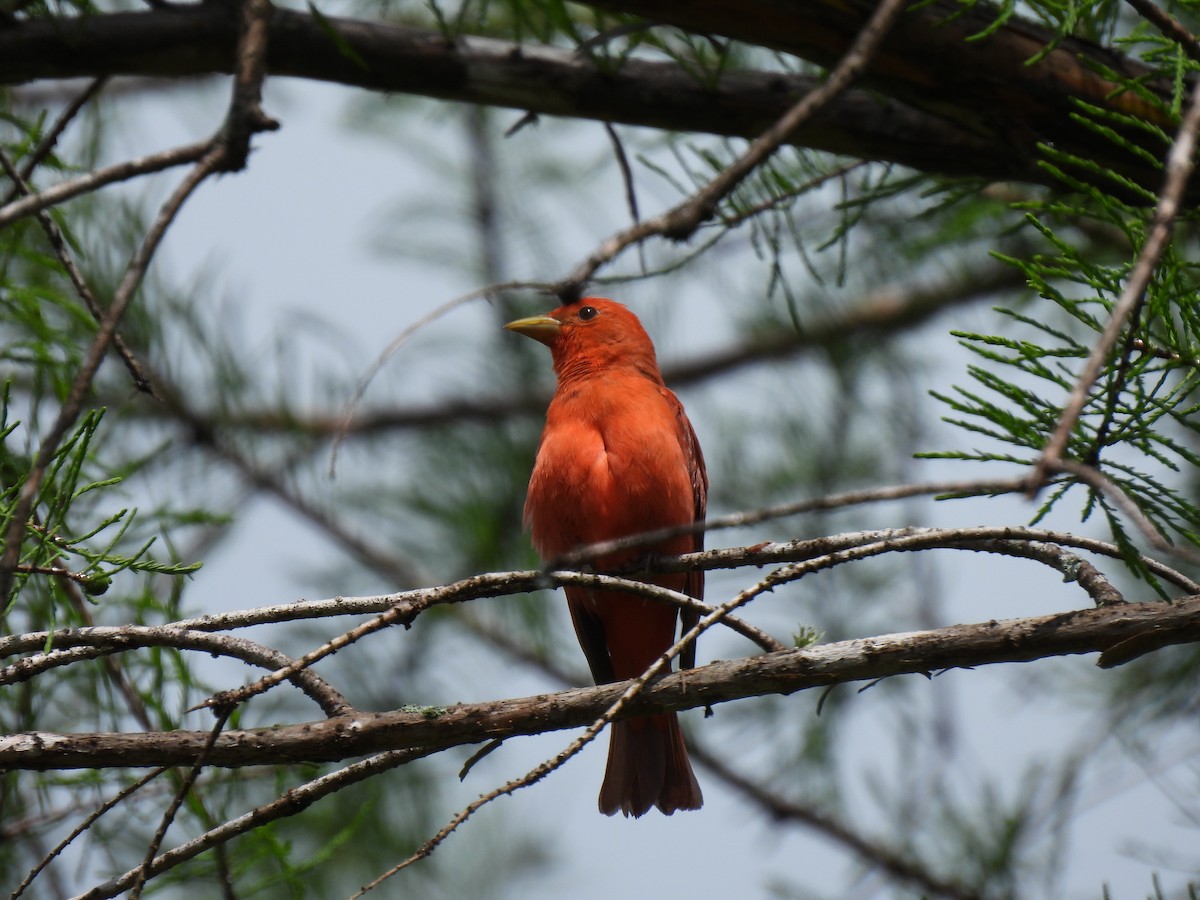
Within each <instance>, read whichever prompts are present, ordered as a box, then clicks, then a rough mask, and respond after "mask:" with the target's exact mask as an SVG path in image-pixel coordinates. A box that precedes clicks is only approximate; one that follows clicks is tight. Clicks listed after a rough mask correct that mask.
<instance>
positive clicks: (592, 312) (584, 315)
mask: <svg viewBox="0 0 1200 900" xmlns="http://www.w3.org/2000/svg"><path fill="white" fill-rule="evenodd" d="M599 314H600V310H598V309H596V307H594V306H585V307H584V308H583V309H581V310H579V319H580V321H583V322H586V321H587V320H588V319H594V318H596V316H598V315H599Z"/></svg>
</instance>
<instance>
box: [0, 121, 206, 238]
mask: <svg viewBox="0 0 1200 900" xmlns="http://www.w3.org/2000/svg"><path fill="white" fill-rule="evenodd" d="M212 149H213V141H212V140H211V139H209V140H204V141H200V142H198V143H195V144H187V145H185V146H183V147H174V148H172V149H170V150H164V151H163V152H161V153H155V154H152V155H150V156H139V157H136V158H135V159H130V160H126V161H125V162H120V163H116V164H114V165H111V166H107V167H105V168H103V169H96V170H95V171H94V172H88V173H87V174H86V175H81V176H79V177H78V178H72V179H71V180H69V181H64V182H63V183H62V184H56V185H55V186H54V187H50V188H46V189H45V190H44V191H39V192H38V193H36V194H33V195H31V196H29V197H25V198H24V199H21V200H14V201H12V202H11V203H8V204H5V205H4V206H0V228H3V227H4V226H6V225H10V224H12V223H13V222H15V221H16V220H17V219H23V218H25V217H26V216H31V215H33V214H34V213H36V212H39V211H41V210H43V209H49V208H50V207H51V206H57V205H58V204H59V203H65V202H66V201H67V200H70V199H71V198H73V197H78V196H80V195H82V194H88V193H91V192H93V191H96V190H98V189H100V188H102V187H104V186H106V185H109V184H116V183H117V182H120V181H128V180H129V179H131V178H136V177H138V176H139V175H150V174H152V173H154V172H162V171H164V170H165V169H171V168H174V167H175V166H182V165H185V164H187V163H195V162H199V161H200V160H202V159H204V157H205V156H206V155H207V154H208V153H210V152H211V151H212Z"/></svg>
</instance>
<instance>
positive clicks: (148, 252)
mask: <svg viewBox="0 0 1200 900" xmlns="http://www.w3.org/2000/svg"><path fill="white" fill-rule="evenodd" d="M220 161H221V150H220V149H219V148H217V149H211V150H209V151H207V152H206V153H205V155H204V156H203V158H202V159H201V160H200V162H198V163H197V164H196V165H195V166H194V167H193V168H192V170H191V172H189V173H188V175H187V177H185V178H184V179H183V181H182V182H181V183H180V185H179V187H177V188H176V189H175V191H174V192H173V193H172V194H171V196H170V197H169V198H168V199H167V201H166V203H164V204H163V206H162V208H161V209H160V210H159V212H158V215H157V217H156V218H155V220H154V223H153V224H152V225H151V227H150V230H149V231H148V232H147V233H146V237H145V238H144V239H143V241H142V244H141V246H140V247H138V249H137V251H136V252H135V253H134V254H133V257H132V259H130V261H129V264H128V265H127V266H126V268H125V274H124V276H123V277H122V279H121V282H120V284H119V285H118V286H117V290H116V292H115V293H114V294H113V299H112V302H111V303H109V305H108V308H107V309H106V310H105V311H104V316H103V318H101V320H100V322H99V326H98V328H97V330H96V336H95V337H94V338H93V339H92V344H91V347H89V348H88V352H87V355H86V356H85V357H84V361H83V364H82V365H81V366H80V369H79V372H78V373H77V374H76V376H75V380H74V381H73V382H72V383H71V389H70V391H69V393H68V395H67V398H66V400H65V401H64V402H63V405H62V408H61V409H60V410H59V414H58V418H57V419H56V420H55V422H54V425H53V426H52V427H51V429H50V431H49V433H48V434H47V435H46V436H45V437H44V438H43V439H42V442H41V445H40V446H39V447H38V451H37V454H36V455H35V456H34V461H33V465H32V466H31V467H30V470H29V475H28V477H27V478H26V480H25V483H24V485H22V487H21V493H20V495H19V496H18V498H17V503H16V505H15V507H14V509H13V513H12V519H11V520H10V522H9V527H8V529H7V531H6V532H5V534H4V551H3V554H2V555H0V610H2V609H3V608H4V607H5V606H6V605H7V603H8V600H9V594H10V592H11V591H12V587H13V577H14V575H15V569H16V566H17V563H18V562H19V561H20V553H21V544H22V539H23V536H24V534H25V529H26V527H27V523H28V520H29V515H30V513H31V512H32V511H33V505H34V501H35V499H36V498H37V495H38V493H39V491H40V490H41V487H42V480H43V479H44V478H45V475H46V467H47V466H48V465H49V464H50V461H51V460H52V459H53V458H54V455H55V454H56V453H57V452H58V448H59V445H60V444H61V443H62V441H63V438H65V437H66V434H67V431H68V430H69V429H70V428H71V427H72V426H73V425H74V424H75V421H76V420H77V419H78V418H79V414H80V412H81V411H82V409H83V402H84V398H85V397H86V395H87V392H88V390H89V389H90V388H91V385H92V381H93V379H94V378H95V377H96V372H97V370H98V369H99V368H100V364H101V363H102V362H104V357H105V355H106V354H107V352H108V347H109V345H110V344H111V343H112V340H113V336H114V335H115V334H116V331H117V326H118V325H119V324H120V321H121V317H122V316H123V315H124V314H125V310H126V308H127V307H128V305H129V302H130V301H131V300H132V299H133V295H134V293H135V291H136V290H137V288H138V287H139V286H140V285H141V283H142V277H143V276H144V275H145V273H146V268H147V267H148V266H149V265H150V260H151V259H153V258H154V253H155V251H156V250H157V249H158V246H159V244H160V243H161V241H162V239H163V236H164V235H165V234H166V232H167V229H168V228H169V227H170V226H171V223H172V222H174V221H175V217H176V216H177V215H178V214H179V210H180V209H181V208H182V207H183V204H184V202H186V200H187V198H188V197H190V196H191V195H192V192H193V191H194V190H195V189H196V188H197V187H199V185H200V183H201V182H203V181H204V179H206V178H207V177H208V176H209V175H211V174H212V173H213V172H215V171H217V168H218V166H219V165H220ZM0 615H2V612H0Z"/></svg>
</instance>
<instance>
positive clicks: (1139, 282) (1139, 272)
mask: <svg viewBox="0 0 1200 900" xmlns="http://www.w3.org/2000/svg"><path fill="white" fill-rule="evenodd" d="M1197 131H1200V80H1198V81H1197V82H1196V84H1195V86H1194V87H1193V88H1192V94H1191V97H1190V98H1189V100H1188V106H1187V109H1186V111H1185V112H1184V116H1183V121H1182V122H1181V123H1180V125H1179V132H1178V134H1177V135H1176V137H1175V142H1174V143H1173V144H1172V145H1171V150H1170V152H1169V153H1168V154H1167V173H1166V178H1165V180H1164V182H1163V187H1162V190H1161V191H1160V192H1159V198H1158V204H1157V205H1156V206H1155V208H1154V217H1153V219H1152V220H1151V223H1150V228H1149V231H1148V233H1147V235H1146V240H1145V242H1144V243H1143V244H1142V250H1141V252H1140V253H1139V254H1138V257H1137V260H1136V262H1135V263H1134V266H1133V269H1132V270H1131V271H1130V273H1129V277H1128V279H1127V280H1126V282H1125V287H1124V289H1123V290H1122V291H1121V296H1120V297H1118V298H1117V302H1116V303H1115V304H1114V305H1113V310H1112V314H1111V315H1110V316H1109V319H1108V324H1107V325H1105V327H1104V331H1103V332H1102V333H1101V335H1100V337H1099V338H1098V339H1097V341H1096V344H1095V346H1093V347H1092V352H1091V354H1090V355H1089V356H1088V359H1087V362H1086V363H1085V364H1084V367H1083V371H1082V372H1081V373H1080V375H1079V379H1078V380H1077V381H1076V382H1075V387H1074V389H1073V390H1072V391H1071V394H1070V396H1069V397H1068V398H1067V401H1066V404H1065V406H1064V407H1063V411H1062V415H1061V416H1060V417H1059V420H1058V426H1057V427H1056V428H1055V429H1054V433H1053V434H1052V435H1051V436H1050V439H1049V440H1048V441H1047V442H1046V446H1045V448H1044V449H1043V451H1042V457H1041V459H1040V460H1039V461H1038V464H1037V466H1036V467H1035V469H1034V471H1033V473H1032V474H1031V476H1030V479H1029V486H1028V492H1029V494H1030V495H1033V494H1036V493H1037V492H1038V491H1040V490H1041V489H1042V487H1043V485H1044V484H1045V481H1046V478H1047V476H1048V475H1049V474H1050V473H1051V472H1052V471H1054V469H1055V468H1056V467H1057V466H1058V465H1059V464H1060V463H1061V462H1062V461H1063V453H1064V452H1065V451H1066V448H1067V443H1068V441H1069V440H1070V437H1071V432H1072V431H1073V430H1074V428H1075V425H1076V423H1077V422H1078V421H1079V417H1080V415H1081V414H1082V413H1083V409H1084V407H1085V406H1086V405H1087V402H1088V395H1089V394H1090V393H1091V391H1092V386H1093V385H1094V384H1095V383H1096V379H1097V378H1099V377H1100V373H1101V371H1102V370H1103V368H1104V366H1105V364H1106V363H1107V362H1108V358H1109V354H1110V353H1111V352H1112V348H1113V346H1114V345H1115V344H1116V342H1117V338H1118V337H1119V336H1120V334H1121V330H1122V329H1123V328H1124V327H1125V323H1126V322H1127V321H1128V320H1129V318H1130V316H1132V315H1133V313H1134V310H1135V309H1138V308H1140V307H1141V305H1142V303H1143V302H1144V300H1145V296H1146V287H1147V285H1149V283H1150V279H1151V277H1152V276H1153V275H1154V270H1155V268H1156V267H1157V266H1158V262H1159V259H1160V258H1161V257H1162V254H1163V251H1164V250H1165V249H1166V247H1167V244H1168V243H1169V242H1170V240H1171V233H1172V231H1173V229H1174V225H1175V216H1176V214H1177V212H1178V210H1179V204H1180V201H1181V199H1182V198H1183V195H1184V191H1185V190H1186V189H1187V184H1188V179H1189V178H1190V177H1191V174H1192V169H1193V167H1194V164H1195V158H1194V157H1195V146H1196V133H1197Z"/></svg>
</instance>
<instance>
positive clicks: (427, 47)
mask: <svg viewBox="0 0 1200 900" xmlns="http://www.w3.org/2000/svg"><path fill="white" fill-rule="evenodd" d="M591 5H593V6H599V7H606V8H610V9H617V10H619V11H622V12H626V13H633V14H638V15H645V16H647V17H648V18H651V19H655V20H656V21H659V22H666V23H671V24H674V25H677V26H679V27H682V28H686V29H690V30H692V31H694V32H695V33H698V34H721V35H726V36H729V37H733V38H735V39H737V40H743V41H747V42H750V43H756V44H760V45H762V46H767V47H773V48H776V49H780V50H783V51H785V52H788V53H795V54H797V55H799V56H801V57H803V58H806V59H810V60H813V61H815V62H818V63H820V64H823V65H833V64H834V62H836V60H837V59H839V58H841V56H842V55H843V54H844V53H845V51H846V48H847V47H848V46H849V45H850V43H851V41H852V40H853V38H854V36H855V35H856V34H857V33H858V32H859V31H860V30H861V28H862V26H863V24H864V23H865V22H866V21H867V19H868V18H869V16H870V14H871V12H872V11H873V10H874V4H873V3H870V2H868V0H854V2H853V3H841V4H839V3H834V2H833V0H820V2H805V3H800V2H790V3H770V2H768V0H754V2H749V3H744V2H734V0H708V2H692V3H686V4H677V3H662V2H653V0H637V2H628V0H625V2H603V3H592V4H591ZM950 14H952V15H950ZM997 15H998V12H997V10H995V9H994V8H993V7H991V6H989V5H988V4H986V3H978V4H974V5H973V6H971V7H970V8H968V9H962V8H961V7H960V6H958V5H957V4H950V3H949V2H945V0H944V2H941V3H937V4H932V5H928V6H925V7H923V8H922V9H921V10H920V11H919V12H915V13H909V14H908V15H906V16H905V17H904V19H903V21H902V22H901V27H900V28H899V29H898V30H897V32H896V33H895V34H894V35H893V36H892V38H891V39H890V40H889V41H888V42H887V43H886V44H885V46H884V54H883V56H882V57H881V59H880V60H877V61H876V63H875V65H874V66H873V67H872V68H871V69H869V70H868V77H873V79H874V80H873V81H872V82H871V84H872V87H873V88H874V89H875V90H876V91H877V92H879V94H882V95H889V96H891V97H892V98H901V99H884V98H883V97H881V96H879V94H876V95H872V94H870V93H867V92H865V91H858V92H852V93H847V94H845V95H843V96H842V97H841V98H839V99H838V100H836V101H835V102H834V103H832V104H831V105H830V106H829V107H828V108H826V110H825V111H824V112H823V113H822V115H821V116H820V117H818V119H817V120H814V121H812V122H810V123H808V124H807V125H806V126H805V127H803V128H802V129H801V130H800V131H799V132H797V133H796V134H794V135H792V136H791V137H789V139H788V142H789V143H793V144H796V145H799V146H805V147H812V148H814V149H818V150H825V151H829V152H832V153H843V154H850V155H853V156H858V157H862V158H876V159H883V160H888V161H891V162H898V163H901V164H903V165H906V166H911V167H913V168H916V169H919V170H922V171H927V172H937V173H940V174H946V175H978V176H981V177H984V178H988V179H993V180H1019V181H1026V182H1030V183H1037V184H1045V183H1048V181H1049V178H1048V176H1047V174H1046V173H1045V172H1044V171H1042V170H1041V169H1040V168H1039V167H1038V165H1037V162H1038V150H1037V145H1038V143H1039V142H1042V141H1045V142H1049V143H1052V144H1054V145H1055V146H1056V147H1058V148H1059V149H1061V150H1062V151H1064V152H1066V153H1074V154H1077V155H1081V156H1084V157H1089V158H1098V159H1099V160H1100V164H1101V165H1106V166H1108V167H1109V168H1113V169H1114V170H1115V171H1118V172H1120V173H1121V174H1123V175H1124V176H1125V177H1128V178H1130V179H1132V180H1133V181H1134V182H1136V183H1138V184H1141V185H1143V186H1147V187H1149V186H1152V185H1157V181H1158V172H1157V169H1156V168H1155V167H1154V166H1153V165H1149V164H1148V163H1147V162H1146V160H1145V159H1143V158H1141V157H1140V156H1138V155H1137V154H1136V153H1128V152H1125V151H1122V150H1120V149H1119V148H1117V147H1115V145H1111V144H1110V143H1109V142H1107V141H1106V140H1104V139H1103V138H1097V136H1096V135H1095V134H1094V133H1092V132H1091V131H1089V130H1088V129H1087V128H1086V127H1085V126H1083V125H1080V124H1079V123H1078V122H1077V121H1075V119H1074V118H1073V114H1074V113H1076V112H1077V109H1076V107H1075V105H1074V101H1075V100H1076V99H1077V98H1079V99H1085V100H1087V101H1088V102H1089V103H1093V104H1095V105H1097V106H1100V107H1101V108H1103V109H1109V110H1115V111H1118V112H1121V113H1124V114H1128V115H1132V116H1135V117H1137V118H1142V119H1145V120H1146V121H1148V122H1151V123H1153V124H1155V125H1157V126H1159V127H1169V121H1168V114H1167V113H1165V112H1163V111H1162V110H1161V109H1160V108H1159V107H1158V106H1156V105H1155V104H1154V103H1152V102H1150V101H1148V100H1144V99H1142V98H1140V97H1138V96H1137V95H1135V94H1133V93H1132V92H1129V91H1125V90H1122V89H1121V86H1120V85H1119V84H1116V83H1114V82H1112V81H1110V80H1108V79H1106V78H1105V77H1103V76H1102V75H1101V74H1099V73H1100V71H1102V69H1101V68H1100V67H1104V68H1107V69H1108V70H1112V71H1115V72H1117V73H1120V75H1121V76H1123V77H1125V78H1128V79H1130V80H1135V79H1142V80H1143V81H1144V80H1146V78H1147V75H1148V70H1147V69H1145V68H1144V67H1142V66H1141V65H1139V64H1138V63H1136V62H1133V61H1131V60H1130V59H1128V58H1126V57H1123V56H1121V55H1119V54H1116V53H1113V52H1111V51H1108V50H1105V49H1102V48H1100V47H1097V46H1095V45H1093V44H1089V43H1087V42H1086V41H1083V40H1080V39H1076V38H1064V39H1061V40H1057V39H1056V38H1055V36H1054V35H1053V34H1051V33H1050V32H1048V31H1046V30H1045V29H1043V28H1041V27H1040V26H1037V25H1035V24H1033V23H1030V22H1024V21H1021V20H1018V19H1016V18H1015V17H1014V18H1010V19H1009V20H1008V21H1007V23H1006V24H1004V25H1003V26H1001V27H1000V28H999V29H996V30H995V31H994V32H993V33H991V34H990V35H989V36H988V37H987V38H986V39H985V40H980V41H970V42H968V41H965V40H964V37H966V36H968V35H972V34H976V33H978V32H981V31H983V30H984V28H986V27H987V26H989V25H990V24H991V23H992V22H993V20H994V18H995V17H996V16H997ZM329 29H332V30H333V31H334V32H336V34H337V40H336V41H335V40H334V39H333V38H331V36H330V34H329ZM236 39H237V25H236V23H235V22H234V21H233V20H232V19H231V18H230V17H229V16H228V14H227V13H226V12H225V11H224V9H223V7H222V4H216V3H207V4H200V5H196V6H186V7H172V8H169V9H156V10H151V11H149V12H145V13H115V14H108V15H89V16H87V17H84V18H79V19H69V20H66V21H65V22H60V21H57V20H35V21H22V22H19V23H18V24H16V25H15V26H13V27H9V28H5V29H2V30H0V83H3V84H16V83H20V82H25V81H30V80H34V79H40V78H71V77H79V76H101V75H149V76H166V77H175V78H179V77H185V76H190V75H201V74H211V73H215V72H229V71H232V70H233V66H234V46H235V43H236ZM1056 40H1057V43H1056V45H1055V47H1054V49H1053V50H1051V51H1049V52H1048V53H1047V54H1046V55H1045V56H1044V57H1043V58H1042V59H1040V60H1039V61H1038V62H1037V63H1036V64H1032V65H1027V63H1029V60H1030V59H1031V58H1032V57H1034V56H1035V55H1036V54H1037V53H1039V51H1042V50H1043V49H1045V48H1046V47H1047V46H1049V45H1050V44H1051V43H1052V42H1055V41H1056ZM339 45H340V46H339ZM266 65H267V69H268V71H269V72H270V73H271V74H272V75H286V76H295V77H300V78H310V79H314V80H322V81H334V82H338V83H342V84H349V85H355V86H358V87H363V88H367V89H370V90H378V91H393V92H401V93H410V94H418V95H422V96H428V97H435V98H438V99H444V100H456V101H463V102H467V103H479V104H485V105H491V106H507V107H512V108H515V109H521V110H530V111H533V112H536V113H541V114H546V115H560V116H570V117H573V118H589V119H596V120H600V121H605V122H616V123H622V124H628V125H644V126H648V127H652V128H658V129H663V130H672V131H690V132H702V133H710V134H720V135H727V136H740V137H746V138H753V137H755V136H757V135H759V134H760V133H761V132H762V131H763V130H764V129H765V128H766V127H767V126H768V125H769V124H770V123H771V122H774V121H776V120H777V119H778V118H779V117H780V116H781V115H782V114H783V113H784V112H785V111H786V110H787V109H788V108H789V107H791V106H793V105H794V103H795V102H796V100H797V99H798V98H799V97H800V96H802V95H803V94H805V93H807V92H808V91H810V90H812V89H813V87H814V85H815V82H814V80H813V79H808V78H802V77H794V76H788V75H785V74H781V73H776V72H740V73H723V74H722V75H721V77H720V78H719V80H717V82H716V84H715V85H712V86H710V85H708V84H702V83H700V82H699V81H698V80H697V79H696V78H695V77H694V76H693V75H692V74H690V73H688V72H687V71H685V70H684V69H683V68H682V67H680V66H676V65H673V64H669V63H649V62H645V61H641V60H633V59H631V60H626V61H624V62H623V63H622V64H621V65H620V66H619V67H617V68H615V69H612V70H609V69H605V70H601V69H600V68H598V67H597V66H596V65H595V64H594V63H593V62H592V61H590V60H588V59H586V58H584V57H582V56H580V55H578V54H574V53H570V52H568V51H563V50H558V49H551V48H545V47H538V46H529V45H518V44H513V43H510V42H507V41H498V40H492V39H488V38H478V37H470V36H458V37H456V38H455V39H454V40H447V38H446V36H445V35H444V34H442V33H440V32H437V31H429V30H423V29H417V28H404V27H398V26H390V25H382V24H377V23H371V22H364V21H354V20H348V19H336V18H327V19H323V20H322V21H317V20H316V19H315V18H314V17H312V16H309V15H305V14H301V13H296V12H290V11H286V10H278V9H277V10H274V11H273V12H272V14H271V17H270V22H269V25H268V28H267V56H266ZM946 73H954V77H953V78H948V77H947V76H946ZM1145 89H1148V90H1153V89H1154V85H1153V84H1148V85H1147V86H1146V88H1145ZM1164 96H1169V92H1168V93H1166V94H1164ZM918 107H921V108H918ZM1163 108H1164V109H1165V108H1166V104H1164V107H1163ZM1122 134H1123V136H1126V137H1128V139H1130V140H1131V141H1133V142H1134V143H1136V144H1137V145H1138V146H1145V145H1146V144H1147V142H1148V141H1152V139H1151V138H1148V137H1147V136H1146V135H1145V134H1144V133H1142V132H1141V131H1139V130H1136V129H1130V130H1129V133H1128V134H1127V135H1126V134H1125V132H1122ZM1150 149H1151V150H1152V152H1154V153H1155V154H1156V155H1157V154H1159V153H1160V152H1161V150H1162V148H1161V147H1158V146H1152V147H1151V148H1150Z"/></svg>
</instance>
